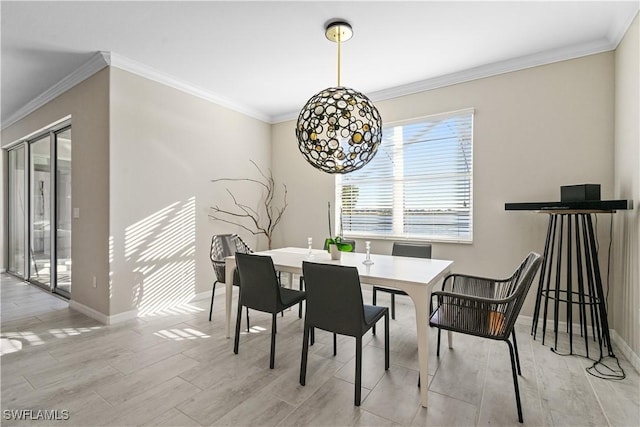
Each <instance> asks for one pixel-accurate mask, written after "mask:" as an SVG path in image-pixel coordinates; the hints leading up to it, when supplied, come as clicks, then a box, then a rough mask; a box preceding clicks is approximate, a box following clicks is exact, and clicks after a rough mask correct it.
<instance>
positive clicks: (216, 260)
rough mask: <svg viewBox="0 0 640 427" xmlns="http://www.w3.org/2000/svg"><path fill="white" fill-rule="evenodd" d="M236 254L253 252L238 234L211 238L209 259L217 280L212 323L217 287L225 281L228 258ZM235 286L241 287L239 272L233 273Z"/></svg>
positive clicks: (214, 283)
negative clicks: (226, 259)
mask: <svg viewBox="0 0 640 427" xmlns="http://www.w3.org/2000/svg"><path fill="white" fill-rule="evenodd" d="M236 252H241V253H247V254H250V253H252V252H253V251H252V250H251V248H250V247H249V246H248V245H247V244H246V243H245V242H244V241H243V240H242V239H241V238H240V236H238V235H237V234H214V235H213V237H211V249H210V251H209V258H210V259H211V265H212V266H213V271H214V272H215V274H216V280H215V281H214V282H213V289H212V291H211V308H210V309H209V321H211V315H212V314H213V297H214V296H215V293H216V285H217V284H218V283H223V284H224V280H225V261H224V259H225V258H226V257H228V256H231V255H234V254H235V253H236ZM233 285H234V286H240V276H238V270H237V269H236V271H235V272H234V273H233ZM248 330H249V308H247V331H248Z"/></svg>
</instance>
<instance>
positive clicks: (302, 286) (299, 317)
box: [298, 276, 304, 319]
mask: <svg viewBox="0 0 640 427" xmlns="http://www.w3.org/2000/svg"><path fill="white" fill-rule="evenodd" d="M303 288H304V277H302V276H300V290H302V289H303ZM303 301H304V300H303ZM303 301H300V304H299V305H298V319H302V302H303Z"/></svg>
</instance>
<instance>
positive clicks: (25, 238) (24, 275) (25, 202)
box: [6, 142, 29, 280]
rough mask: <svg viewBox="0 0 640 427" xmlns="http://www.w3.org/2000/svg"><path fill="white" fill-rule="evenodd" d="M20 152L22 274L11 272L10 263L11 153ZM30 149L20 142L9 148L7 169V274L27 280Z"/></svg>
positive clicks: (11, 211) (11, 215) (12, 211)
mask: <svg viewBox="0 0 640 427" xmlns="http://www.w3.org/2000/svg"><path fill="white" fill-rule="evenodd" d="M18 150H23V165H22V173H23V174H24V177H23V179H24V181H23V188H22V200H23V203H22V204H23V207H22V224H23V230H22V239H23V245H22V251H23V252H24V253H23V254H22V273H20V272H19V271H13V270H11V265H12V263H11V262H10V260H9V259H10V257H12V256H13V254H12V253H11V251H12V249H14V248H12V246H11V239H12V237H13V233H12V232H11V224H12V222H13V220H12V218H13V213H14V212H15V211H14V210H13V209H12V208H14V206H11V204H10V203H9V201H10V200H11V195H10V192H11V187H12V183H13V178H12V176H11V175H12V170H11V166H12V165H11V152H12V151H16V152H17V151H18ZM28 151H29V148H28V146H27V144H26V143H25V142H20V143H18V144H14V145H12V146H10V147H8V148H7V158H8V161H9V165H8V167H7V187H8V191H7V246H6V248H7V273H9V274H11V275H13V276H16V277H19V278H21V279H25V280H26V278H27V277H29V176H28V175H29V173H28V170H29V154H28Z"/></svg>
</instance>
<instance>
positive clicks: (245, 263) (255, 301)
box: [233, 252, 305, 369]
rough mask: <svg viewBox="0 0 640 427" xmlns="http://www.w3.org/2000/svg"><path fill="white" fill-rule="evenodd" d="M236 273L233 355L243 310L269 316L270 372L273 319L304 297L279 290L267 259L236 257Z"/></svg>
mask: <svg viewBox="0 0 640 427" xmlns="http://www.w3.org/2000/svg"><path fill="white" fill-rule="evenodd" d="M236 264H237V267H238V268H237V271H238V272H239V274H240V282H241V283H242V286H240V296H239V297H238V317H237V319H236V335H235V341H234V345H233V352H234V353H235V354H238V346H239V343H240V323H241V321H242V307H243V306H244V307H247V308H250V309H252V310H258V311H262V312H266V313H271V355H270V359H269V368H271V369H273V367H274V364H275V353H276V327H277V324H276V319H277V314H278V313H280V312H282V311H283V310H284V309H286V308H289V307H291V306H294V305H296V304H299V303H301V302H302V301H303V300H304V299H305V293H304V292H302V291H297V290H295V289H287V288H283V287H282V286H280V283H279V282H278V275H277V273H276V269H275V267H274V265H273V260H272V259H271V257H269V256H263V255H255V254H244V253H240V252H238V253H236Z"/></svg>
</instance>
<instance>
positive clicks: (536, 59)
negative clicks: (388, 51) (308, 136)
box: [1, 33, 624, 129]
mask: <svg viewBox="0 0 640 427" xmlns="http://www.w3.org/2000/svg"><path fill="white" fill-rule="evenodd" d="M623 34H624V33H623ZM618 42H619V40H613V41H610V40H607V39H601V40H598V41H594V42H589V43H584V44H580V45H574V46H570V47H567V48H561V49H555V50H551V51H547V52H541V53H538V54H534V55H528V56H523V57H520V58H515V59H511V60H507V61H502V62H497V63H493V64H488V65H484V66H480V67H476V68H472V69H469V70H465V71H461V72H458V73H453V74H448V75H444V76H439V77H434V78H431V79H426V80H422V81H419V82H415V83H410V84H407V85H402V86H397V87H393V88H389V89H384V90H380V91H376V92H372V93H369V94H368V96H369V97H370V98H371V100H373V101H382V100H385V99H392V98H397V97H400V96H406V95H411V94H415V93H419V92H424V91H427V90H433V89H437V88H441V87H446V86H451V85H454V84H459V83H464V82H468V81H472V80H477V79H481V78H485V77H491V76H495V75H499V74H504V73H509V72H513V71H518V70H523V69H526V68H531V67H537V66H540V65H546V64H550V63H554V62H559V61H565V60H569V59H574V58H579V57H582V56H587V55H593V54H597V53H602V52H606V51H610V50H613V49H615V48H616V46H617V44H618ZM106 66H112V67H116V68H119V69H122V70H124V71H128V72H130V73H133V74H136V75H139V76H141V77H144V78H147V79H150V80H153V81H155V82H158V83H161V84H163V85H166V86H169V87H172V88H174V89H177V90H180V91H182V92H185V93H188V94H191V95H194V96H197V97H199V98H202V99H205V100H207V101H209V102H213V103H215V104H218V105H220V106H222V107H226V108H229V109H231V110H234V111H237V112H239V113H242V114H245V115H247V116H249V117H253V118H255V119H258V120H261V121H263V122H267V123H270V124H275V123H280V122H284V121H288V120H293V119H295V118H297V115H298V112H297V111H296V112H290V113H286V114H281V115H276V116H269V115H265V114H263V113H261V112H259V111H256V110H255V109H252V108H249V107H247V106H244V105H240V104H238V103H235V102H232V101H230V100H228V99H225V98H222V97H220V96H218V95H216V94H213V93H211V92H208V91H206V90H204V89H201V88H198V87H196V86H194V85H191V84H188V83H186V82H183V81H181V80H179V79H176V78H174V77H172V76H169V75H168V74H165V73H162V72H160V71H157V70H155V69H153V68H151V67H149V66H147V65H144V64H141V63H139V62H136V61H133V60H131V59H129V58H126V57H124V56H121V55H118V54H117V53H114V52H97V53H96V54H95V55H93V56H92V57H91V59H90V60H89V61H87V62H86V63H85V64H83V65H82V66H81V67H79V68H78V69H76V70H75V71H73V72H72V73H70V74H69V75H67V76H66V77H64V78H63V79H62V80H60V81H59V82H58V83H56V84H55V85H53V86H52V87H50V88H49V89H47V90H46V91H45V92H43V93H42V94H40V95H38V96H37V97H36V98H34V99H33V100H31V101H30V102H29V103H27V104H26V105H25V106H23V107H22V108H20V109H19V110H18V111H16V113H15V114H13V115H11V116H10V117H8V118H7V120H6V121H5V122H3V123H2V126H1V128H2V129H4V128H6V127H8V126H10V125H12V124H13V123H15V122H17V121H18V120H20V119H22V118H24V117H26V116H27V115H28V114H30V113H32V112H33V111H35V110H36V109H38V108H40V107H41V106H43V105H44V104H46V103H47V102H49V101H51V100H53V99H55V98H56V97H58V96H60V95H61V94H62V93H64V92H66V91H68V90H69V89H71V88H72V87H74V86H75V85H77V84H78V83H80V82H82V81H84V80H86V79H87V78H89V77H91V76H92V75H93V74H95V73H97V72H98V71H100V70H101V69H103V68H104V67H106ZM301 107H302V106H301Z"/></svg>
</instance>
